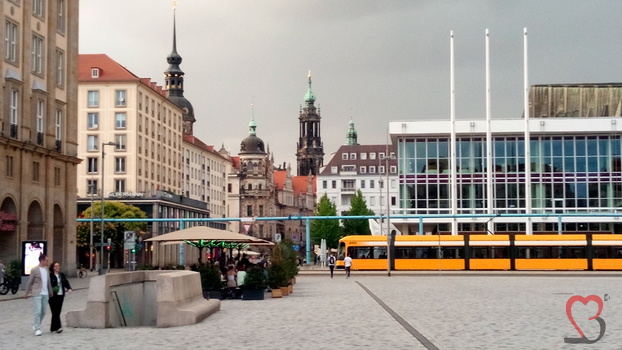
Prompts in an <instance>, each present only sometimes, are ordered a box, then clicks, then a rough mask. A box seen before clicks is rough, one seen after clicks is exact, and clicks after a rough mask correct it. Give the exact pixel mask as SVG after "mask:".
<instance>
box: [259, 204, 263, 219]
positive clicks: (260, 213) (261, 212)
mask: <svg viewBox="0 0 622 350" xmlns="http://www.w3.org/2000/svg"><path fill="white" fill-rule="evenodd" d="M259 216H260V217H262V216H263V205H260V206H259Z"/></svg>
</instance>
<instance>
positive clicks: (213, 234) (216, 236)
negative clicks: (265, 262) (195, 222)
mask: <svg viewBox="0 0 622 350" xmlns="http://www.w3.org/2000/svg"><path fill="white" fill-rule="evenodd" d="M146 241H148V242H167V243H165V244H178V243H188V242H199V241H220V242H231V243H246V244H250V245H273V244H274V243H272V242H269V241H266V240H263V239H261V238H257V237H253V236H247V235H243V234H240V233H235V232H231V231H225V230H219V229H216V228H213V227H208V226H194V227H190V228H187V229H183V230H179V231H174V232H169V233H165V234H163V235H159V236H155V237H152V238H149V239H147V240H146Z"/></svg>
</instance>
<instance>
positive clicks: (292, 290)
mask: <svg viewBox="0 0 622 350" xmlns="http://www.w3.org/2000/svg"><path fill="white" fill-rule="evenodd" d="M293 292H294V286H293V285H291V284H290V285H289V286H287V293H289V294H292V293H293Z"/></svg>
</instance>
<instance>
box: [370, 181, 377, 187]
mask: <svg viewBox="0 0 622 350" xmlns="http://www.w3.org/2000/svg"><path fill="white" fill-rule="evenodd" d="M375 187H376V181H375V180H369V188H375Z"/></svg>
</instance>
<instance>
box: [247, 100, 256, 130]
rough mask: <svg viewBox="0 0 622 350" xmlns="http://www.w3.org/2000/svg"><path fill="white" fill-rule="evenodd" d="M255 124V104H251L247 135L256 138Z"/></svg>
mask: <svg viewBox="0 0 622 350" xmlns="http://www.w3.org/2000/svg"><path fill="white" fill-rule="evenodd" d="M255 129H257V124H256V123H255V104H251V122H250V123H248V134H249V135H251V136H256V135H257V131H256V130H255Z"/></svg>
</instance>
